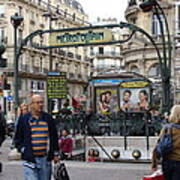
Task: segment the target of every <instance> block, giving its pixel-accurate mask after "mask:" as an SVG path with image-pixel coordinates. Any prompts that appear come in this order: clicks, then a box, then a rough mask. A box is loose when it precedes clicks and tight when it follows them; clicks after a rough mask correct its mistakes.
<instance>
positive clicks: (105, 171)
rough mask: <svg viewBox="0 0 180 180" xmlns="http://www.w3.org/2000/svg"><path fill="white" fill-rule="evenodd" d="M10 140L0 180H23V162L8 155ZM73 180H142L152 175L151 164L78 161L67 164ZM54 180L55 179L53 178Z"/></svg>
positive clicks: (2, 157) (2, 155) (3, 160)
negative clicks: (12, 159)
mask: <svg viewBox="0 0 180 180" xmlns="http://www.w3.org/2000/svg"><path fill="white" fill-rule="evenodd" d="M9 145H10V140H7V141H6V142H5V143H4V144H3V148H2V151H3V152H2V154H1V155H0V158H1V161H2V162H3V165H4V167H3V172H2V174H0V180H23V172H22V166H21V163H22V162H21V161H9V160H7V155H8V153H9V152H10V149H9ZM65 164H66V166H67V169H68V172H69V175H70V178H71V180H93V179H97V180H141V179H142V177H143V175H145V174H149V173H150V165H149V164H147V163H146V164H142V163H141V164H133V163H104V162H97V163H90V162H78V161H66V162H65ZM52 179H53V178H52Z"/></svg>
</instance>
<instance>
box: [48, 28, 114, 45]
mask: <svg viewBox="0 0 180 180" xmlns="http://www.w3.org/2000/svg"><path fill="white" fill-rule="evenodd" d="M112 39H113V36H112V32H111V31H110V30H109V29H103V28H102V29H89V30H87V29H86V30H84V29H83V30H78V31H70V30H69V31H63V32H52V33H51V34H50V40H49V45H50V46H66V45H72V44H73V45H78V44H93V43H104V42H109V41H112Z"/></svg>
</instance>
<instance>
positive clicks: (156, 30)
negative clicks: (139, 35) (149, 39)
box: [152, 14, 166, 35]
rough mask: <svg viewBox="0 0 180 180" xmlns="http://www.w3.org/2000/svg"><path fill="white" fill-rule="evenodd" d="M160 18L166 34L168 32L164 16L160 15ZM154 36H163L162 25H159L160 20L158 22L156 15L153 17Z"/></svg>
mask: <svg viewBox="0 0 180 180" xmlns="http://www.w3.org/2000/svg"><path fill="white" fill-rule="evenodd" d="M159 16H160V19H161V21H162V23H163V29H164V32H166V29H165V22H164V18H163V15H162V14H159ZM152 34H155V35H161V29H160V24H159V20H158V18H157V15H156V14H153V17H152Z"/></svg>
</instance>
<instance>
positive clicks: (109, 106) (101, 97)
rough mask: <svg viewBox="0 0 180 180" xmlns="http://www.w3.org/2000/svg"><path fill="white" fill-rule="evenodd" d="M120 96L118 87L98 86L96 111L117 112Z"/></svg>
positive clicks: (104, 112)
mask: <svg viewBox="0 0 180 180" xmlns="http://www.w3.org/2000/svg"><path fill="white" fill-rule="evenodd" d="M118 109H119V107H118V96H117V89H116V88H97V89H96V111H97V112H98V113H103V114H106V113H111V112H117V111H118Z"/></svg>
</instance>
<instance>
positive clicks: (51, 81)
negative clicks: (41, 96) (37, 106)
mask: <svg viewBox="0 0 180 180" xmlns="http://www.w3.org/2000/svg"><path fill="white" fill-rule="evenodd" d="M47 95H48V99H63V98H66V97H67V78H66V73H62V72H49V73H48V78H47Z"/></svg>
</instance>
